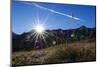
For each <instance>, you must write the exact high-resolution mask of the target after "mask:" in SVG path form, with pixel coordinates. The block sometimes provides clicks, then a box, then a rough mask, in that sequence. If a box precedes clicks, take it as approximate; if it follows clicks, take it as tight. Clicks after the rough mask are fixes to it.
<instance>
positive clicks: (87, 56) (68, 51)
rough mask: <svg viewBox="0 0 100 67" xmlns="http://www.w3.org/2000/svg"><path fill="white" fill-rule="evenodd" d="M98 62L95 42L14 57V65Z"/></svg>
mask: <svg viewBox="0 0 100 67" xmlns="http://www.w3.org/2000/svg"><path fill="white" fill-rule="evenodd" d="M95 60H96V45H95V41H79V42H73V43H67V44H60V45H55V46H51V47H48V48H44V49H40V50H31V51H19V52H14V53H13V55H12V64H13V65H31V64H51V63H63V62H80V61H82V62H84V61H95Z"/></svg>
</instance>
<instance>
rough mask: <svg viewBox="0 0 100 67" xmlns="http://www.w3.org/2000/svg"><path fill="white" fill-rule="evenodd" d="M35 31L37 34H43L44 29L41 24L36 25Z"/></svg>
mask: <svg viewBox="0 0 100 67" xmlns="http://www.w3.org/2000/svg"><path fill="white" fill-rule="evenodd" d="M35 31H36V32H37V33H38V34H43V32H44V31H45V28H44V26H43V25H42V24H38V25H36V27H35Z"/></svg>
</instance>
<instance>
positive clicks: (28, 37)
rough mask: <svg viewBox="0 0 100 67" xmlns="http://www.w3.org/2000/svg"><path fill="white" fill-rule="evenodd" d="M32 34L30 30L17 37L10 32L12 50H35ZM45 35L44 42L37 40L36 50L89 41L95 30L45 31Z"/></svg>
mask: <svg viewBox="0 0 100 67" xmlns="http://www.w3.org/2000/svg"><path fill="white" fill-rule="evenodd" d="M34 32H35V31H34V30H31V31H29V32H25V33H22V34H21V35H17V34H16V33H14V32H12V50H13V51H22V50H31V49H36V48H37V46H36V45H37V44H36V38H34V37H35V35H34V34H33V33H34ZM46 33H48V36H45V41H44V40H43V39H40V40H37V41H39V42H38V43H39V45H38V49H41V48H47V47H50V46H54V45H58V44H63V43H70V42H74V41H81V40H90V39H95V38H96V29H95V28H87V27H85V26H81V27H80V28H77V29H69V30H62V29H56V30H46ZM44 35H46V34H44ZM41 45H42V46H41Z"/></svg>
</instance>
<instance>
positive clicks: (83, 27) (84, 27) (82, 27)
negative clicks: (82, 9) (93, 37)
mask: <svg viewBox="0 0 100 67" xmlns="http://www.w3.org/2000/svg"><path fill="white" fill-rule="evenodd" d="M86 28H87V27H86V26H84V25H83V26H81V27H80V28H79V29H86Z"/></svg>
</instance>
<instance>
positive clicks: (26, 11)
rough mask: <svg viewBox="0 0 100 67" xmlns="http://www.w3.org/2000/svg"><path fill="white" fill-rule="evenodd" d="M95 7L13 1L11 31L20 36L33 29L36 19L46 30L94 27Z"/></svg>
mask: <svg viewBox="0 0 100 67" xmlns="http://www.w3.org/2000/svg"><path fill="white" fill-rule="evenodd" d="M33 3H35V4H37V5H39V6H41V7H42V8H43V7H44V8H47V9H51V10H54V11H56V12H59V13H63V14H66V15H72V13H73V17H77V18H79V19H80V20H75V19H73V18H70V17H67V16H64V15H60V14H58V13H55V12H50V11H49V10H47V9H44V8H43V9H42V8H39V7H36V6H35V5H33ZM95 9H96V7H95V6H86V5H85V6H82V5H71V4H53V3H52V4H51V3H39V2H38V3H36V2H19V1H13V3H12V31H13V32H15V33H17V34H21V33H23V32H27V31H30V30H32V29H33V26H35V24H34V21H35V20H36V21H35V23H37V17H38V18H39V23H40V24H42V23H44V21H45V19H46V18H47V17H48V18H47V20H46V22H45V25H44V26H45V27H46V29H50V30H52V29H74V28H78V27H80V26H82V25H84V26H87V27H91V28H92V27H95V23H96V22H95V21H96V19H95V12H96V11H95Z"/></svg>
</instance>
